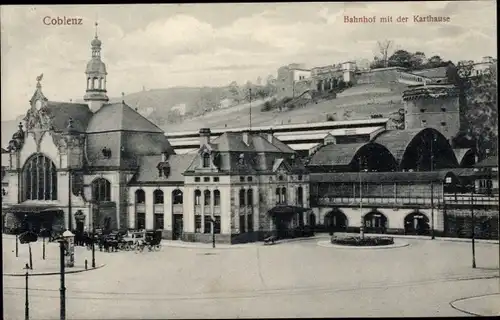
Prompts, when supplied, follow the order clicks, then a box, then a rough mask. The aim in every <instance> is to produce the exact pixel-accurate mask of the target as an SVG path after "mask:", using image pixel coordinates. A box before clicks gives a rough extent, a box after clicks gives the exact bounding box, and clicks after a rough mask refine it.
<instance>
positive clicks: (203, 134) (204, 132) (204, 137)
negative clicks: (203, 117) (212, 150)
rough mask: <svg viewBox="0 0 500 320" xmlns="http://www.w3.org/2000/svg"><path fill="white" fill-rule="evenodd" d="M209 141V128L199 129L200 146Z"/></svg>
mask: <svg viewBox="0 0 500 320" xmlns="http://www.w3.org/2000/svg"><path fill="white" fill-rule="evenodd" d="M209 143H210V128H201V129H200V147H201V146H203V145H205V144H209Z"/></svg>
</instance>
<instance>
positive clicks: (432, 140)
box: [431, 132, 435, 239]
mask: <svg viewBox="0 0 500 320" xmlns="http://www.w3.org/2000/svg"><path fill="white" fill-rule="evenodd" d="M433 145H434V132H432V139H431V172H432V171H434V150H433ZM431 239H435V236H434V180H432V178H431Z"/></svg>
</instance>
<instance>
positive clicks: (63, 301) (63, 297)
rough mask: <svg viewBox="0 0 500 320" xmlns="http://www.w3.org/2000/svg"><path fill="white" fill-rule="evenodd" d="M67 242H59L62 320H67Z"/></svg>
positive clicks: (62, 240)
mask: <svg viewBox="0 0 500 320" xmlns="http://www.w3.org/2000/svg"><path fill="white" fill-rule="evenodd" d="M65 242H66V241H65V240H64V239H61V240H59V256H60V264H59V265H60V273H61V287H60V288H59V292H60V298H59V299H60V300H59V302H60V319H61V320H65V319H66V287H65V283H64V272H65V268H64V263H65V261H64V253H65V252H64V251H65V249H64V247H65Z"/></svg>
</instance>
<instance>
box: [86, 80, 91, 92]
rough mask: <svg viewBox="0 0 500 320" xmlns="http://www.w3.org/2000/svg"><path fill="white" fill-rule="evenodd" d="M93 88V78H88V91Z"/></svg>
mask: <svg viewBox="0 0 500 320" xmlns="http://www.w3.org/2000/svg"><path fill="white" fill-rule="evenodd" d="M91 88H92V78H87V90H89V89H91Z"/></svg>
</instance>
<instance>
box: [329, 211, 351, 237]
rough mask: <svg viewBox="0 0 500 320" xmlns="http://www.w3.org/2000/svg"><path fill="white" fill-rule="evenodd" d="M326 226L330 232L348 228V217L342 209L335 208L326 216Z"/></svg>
mask: <svg viewBox="0 0 500 320" xmlns="http://www.w3.org/2000/svg"><path fill="white" fill-rule="evenodd" d="M325 227H326V230H328V232H330V234H333V233H334V232H343V231H346V230H347V217H346V215H345V214H344V213H343V212H342V211H340V210H333V211H330V212H328V213H327V214H326V216H325Z"/></svg>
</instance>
